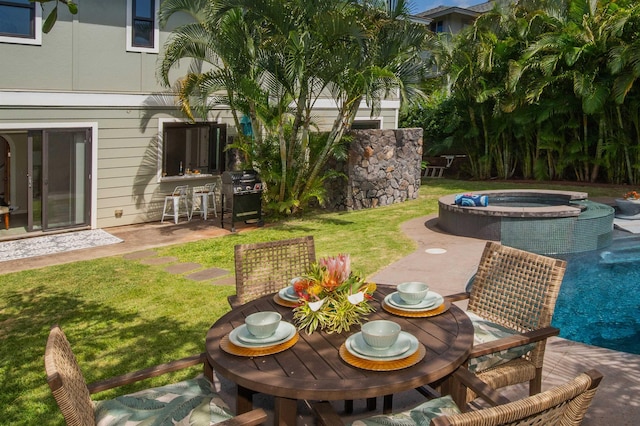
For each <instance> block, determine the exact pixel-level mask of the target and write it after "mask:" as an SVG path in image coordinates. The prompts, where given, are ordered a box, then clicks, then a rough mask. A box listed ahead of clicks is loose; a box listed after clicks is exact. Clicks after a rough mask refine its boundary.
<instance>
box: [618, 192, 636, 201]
mask: <svg viewBox="0 0 640 426" xmlns="http://www.w3.org/2000/svg"><path fill="white" fill-rule="evenodd" d="M622 198H624V199H625V200H640V194H639V193H638V191H629V192H627V193H626V194H624V195H623V196H622Z"/></svg>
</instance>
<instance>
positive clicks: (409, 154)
mask: <svg viewBox="0 0 640 426" xmlns="http://www.w3.org/2000/svg"><path fill="white" fill-rule="evenodd" d="M351 134H352V136H353V141H352V142H351V145H350V146H349V158H348V161H346V162H344V161H343V162H336V161H332V162H331V163H330V164H328V166H327V167H328V168H330V169H333V170H336V171H338V172H341V173H344V174H345V175H346V178H337V179H331V180H329V181H328V182H327V183H326V184H325V187H326V188H327V203H326V208H327V209H330V210H360V209H363V208H370V207H378V206H386V205H390V204H394V203H399V202H402V201H406V200H412V199H415V198H417V197H418V190H419V188H420V165H421V162H422V129H419V128H416V129H392V130H354V131H352V132H351Z"/></svg>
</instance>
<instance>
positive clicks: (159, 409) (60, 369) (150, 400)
mask: <svg viewBox="0 0 640 426" xmlns="http://www.w3.org/2000/svg"><path fill="white" fill-rule="evenodd" d="M205 361H206V356H205V354H204V353H201V354H199V355H194V356H191V357H188V358H183V359H180V360H177V361H173V362H169V363H167V364H162V365H157V366H155V367H150V368H146V369H144V370H139V371H136V372H132V373H128V374H124V375H122V376H117V377H113V378H109V379H105V380H101V381H98V382H94V383H91V384H89V385H87V383H86V381H85V379H84V376H83V375H82V371H81V370H80V366H79V365H78V362H77V360H76V357H75V355H74V354H73V351H72V350H71V345H70V344H69V341H68V340H67V337H66V336H65V334H64V332H63V331H62V329H61V328H60V327H59V326H58V325H54V326H53V327H51V331H50V333H49V338H48V340H47V346H46V349H45V355H44V365H45V370H46V373H47V382H48V383H49V387H50V388H51V392H52V393H53V397H54V398H55V400H56V402H57V403H58V407H59V408H60V411H61V412H62V415H63V416H64V419H65V421H66V423H67V425H69V426H94V425H96V424H98V423H99V424H100V425H101V426H102V425H105V426H106V425H119V424H125V423H126V422H127V420H129V422H131V423H127V424H137V423H133V422H134V419H135V421H137V422H143V421H150V420H152V419H154V418H159V417H161V416H165V415H169V414H170V416H168V419H169V420H170V421H175V424H183V423H181V421H183V422H186V423H184V424H191V425H194V426H195V425H207V426H208V425H210V424H211V422H212V421H213V422H216V423H215V424H216V425H227V426H228V425H258V424H262V423H263V422H265V421H266V419H267V415H266V413H265V412H264V410H262V409H256V410H252V411H250V412H248V413H244V414H242V415H239V416H235V417H233V415H232V414H231V412H230V411H229V408H228V407H227V406H226V404H225V403H224V402H223V401H222V399H221V398H220V396H219V395H218V394H217V393H216V392H215V391H214V386H213V383H212V382H211V380H209V379H208V378H205V377H203V376H201V377H197V378H195V379H191V380H185V381H182V382H179V383H175V384H172V385H167V386H162V387H157V388H151V389H146V390H143V391H140V392H137V393H134V394H129V395H123V396H119V397H117V398H115V399H111V400H102V401H93V400H92V399H91V394H93V393H98V392H102V391H105V390H107V389H113V388H116V387H119V386H123V385H127V384H130V383H134V382H137V381H140V380H143V379H148V378H151V377H156V376H160V375H162V374H166V373H170V372H173V371H177V370H181V369H183V368H187V367H192V366H195V365H198V364H204V363H205ZM208 371H209V374H212V372H211V370H210V369H208ZM186 406H189V408H188V409H186V410H185V409H184V407H186ZM192 412H193V413H194V414H193V415H192ZM203 416H204V417H205V420H204V421H202V420H201V419H202V418H203ZM129 417H131V418H129Z"/></svg>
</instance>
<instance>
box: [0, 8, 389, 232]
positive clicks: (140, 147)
mask: <svg viewBox="0 0 640 426" xmlns="http://www.w3.org/2000/svg"><path fill="white" fill-rule="evenodd" d="M48 7H49V6H46V7H45V11H44V13H43V16H46V15H47V14H48V9H47V8H48ZM126 7H127V1H126V0H109V1H108V2H107V1H103V0H83V2H82V4H81V5H80V7H79V12H78V15H76V16H74V17H70V16H67V15H68V14H67V13H65V12H64V11H61V12H60V15H61V16H59V20H58V22H57V23H56V25H55V27H54V28H53V30H52V31H51V32H50V33H49V34H44V35H43V36H42V44H41V45H21V44H14V43H3V42H0V57H3V58H10V60H4V61H2V62H1V63H0V136H3V137H4V136H7V138H8V139H9V140H10V144H11V145H12V155H14V156H15V157H16V158H19V160H16V161H14V162H13V163H12V165H11V167H12V169H13V172H14V173H12V176H13V177H14V180H13V182H12V184H11V185H12V186H11V187H12V194H14V196H15V198H14V200H12V205H17V206H20V210H23V209H24V208H26V205H27V204H26V185H27V183H26V182H27V176H26V165H25V164H24V162H25V161H26V160H24V158H25V155H26V154H25V150H26V131H27V130H29V129H33V128H38V129H45V128H47V127H52V128H60V127H64V126H65V123H67V124H68V125H70V126H77V125H80V126H82V127H88V128H90V129H91V131H92V132H93V133H92V134H93V140H92V144H93V147H94V155H93V160H92V161H93V165H92V167H93V172H92V175H93V176H92V188H93V190H92V192H91V200H92V221H91V227H92V228H107V227H111V226H121V225H129V224H135V223H142V222H149V221H155V220H160V217H161V214H162V207H163V202H164V195H165V194H168V193H170V192H171V191H172V190H173V188H174V187H175V186H176V185H178V184H179V183H183V182H184V183H189V184H191V185H203V184H205V183H207V182H211V181H216V180H219V176H218V175H215V176H207V177H193V176H190V177H182V178H179V177H172V178H167V177H163V176H162V170H161V160H160V155H161V154H160V152H159V147H160V145H159V140H160V135H161V129H162V125H163V123H165V122H170V121H186V120H185V119H184V117H183V116H182V115H181V114H180V113H179V111H177V109H176V108H175V107H174V106H173V105H174V104H173V100H172V99H169V98H162V97H161V96H158V93H159V92H161V91H162V87H161V85H160V84H159V82H158V80H157V77H156V70H157V61H158V59H159V58H160V56H161V54H155V53H148V52H130V51H127V49H126V31H125V27H126ZM179 23H180V22H179V21H178V20H176V19H173V18H172V20H171V21H170V22H169V25H168V28H167V30H166V31H161V32H160V38H159V43H160V47H161V46H162V45H163V44H164V42H165V41H166V40H167V37H168V34H169V33H168V31H170V29H171V28H175V26H176V25H177V24H179ZM160 52H162V48H160ZM180 72H181V70H177V71H175V75H176V76H178V75H179V73H180ZM398 109H399V101H398V100H390V101H385V102H384V103H383V108H382V112H381V113H380V115H379V116H378V117H373V118H374V119H378V120H380V123H381V128H383V129H385V128H386V129H390V128H396V127H397V122H398V116H397V114H398ZM314 114H315V117H316V124H317V125H318V126H319V128H320V129H321V130H326V129H328V128H329V127H330V126H331V125H332V123H333V119H334V117H335V107H334V105H333V104H332V102H331V101H330V100H329V99H325V100H320V101H319V102H318V105H317V108H316V109H315V110H314ZM210 119H211V121H217V122H218V123H226V124H227V125H229V126H230V127H229V128H228V130H227V136H228V137H230V136H231V137H232V136H233V135H234V134H235V133H236V132H235V129H234V128H233V127H231V125H232V120H231V115H230V111H229V110H225V109H220V110H216V111H212V112H211V114H210ZM357 119H358V120H370V119H371V117H370V115H369V110H368V109H367V108H366V106H364V107H363V108H361V110H360V112H359V114H358V117H357ZM116 210H122V213H123V214H122V216H121V217H116V214H115V211H116Z"/></svg>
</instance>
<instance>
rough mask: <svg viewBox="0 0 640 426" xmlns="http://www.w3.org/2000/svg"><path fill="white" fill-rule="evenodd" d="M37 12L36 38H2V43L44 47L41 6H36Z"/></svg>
mask: <svg viewBox="0 0 640 426" xmlns="http://www.w3.org/2000/svg"><path fill="white" fill-rule="evenodd" d="M35 10H36V23H35V25H36V28H35V30H36V31H35V38H25V37H11V36H0V43H13V44H30V45H33V46H42V8H41V7H40V5H39V4H37V3H36V4H35Z"/></svg>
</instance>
